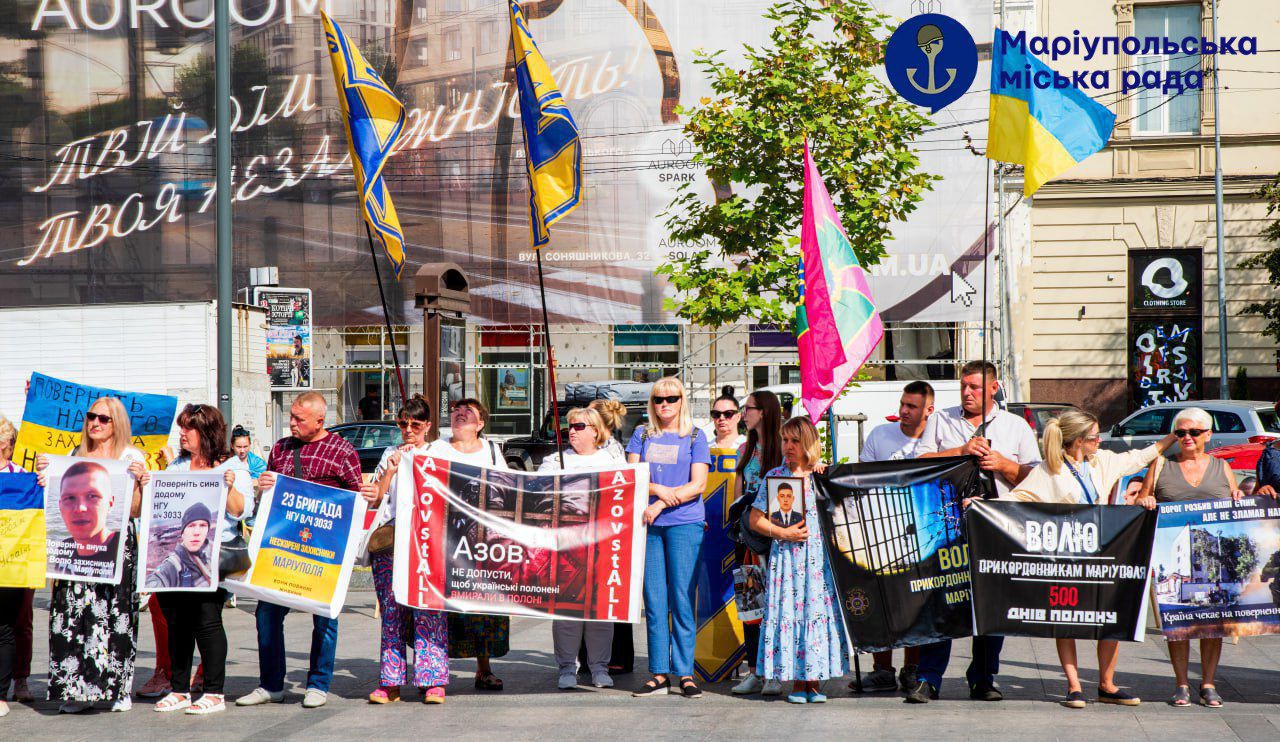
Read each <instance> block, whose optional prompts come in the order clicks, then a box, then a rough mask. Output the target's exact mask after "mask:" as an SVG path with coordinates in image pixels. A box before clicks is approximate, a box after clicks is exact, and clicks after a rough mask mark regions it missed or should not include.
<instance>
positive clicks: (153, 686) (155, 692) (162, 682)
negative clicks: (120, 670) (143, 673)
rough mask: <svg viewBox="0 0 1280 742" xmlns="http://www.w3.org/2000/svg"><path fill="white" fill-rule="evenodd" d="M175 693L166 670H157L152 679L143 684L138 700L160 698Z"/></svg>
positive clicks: (139, 690)
mask: <svg viewBox="0 0 1280 742" xmlns="http://www.w3.org/2000/svg"><path fill="white" fill-rule="evenodd" d="M172 691H173V686H172V685H171V684H170V681H169V673H167V672H165V671H164V670H156V671H155V672H153V673H152V674H151V679H150V680H148V681H147V682H145V683H143V684H142V687H141V688H139V689H138V698H159V697H160V696H163V695H167V694H169V693H170V692H172Z"/></svg>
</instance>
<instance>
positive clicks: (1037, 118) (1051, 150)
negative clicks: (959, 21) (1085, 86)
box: [987, 28, 1116, 196]
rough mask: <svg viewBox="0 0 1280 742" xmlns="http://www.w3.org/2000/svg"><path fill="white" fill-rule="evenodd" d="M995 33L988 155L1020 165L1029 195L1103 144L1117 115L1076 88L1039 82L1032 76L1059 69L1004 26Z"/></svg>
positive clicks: (1024, 187)
mask: <svg viewBox="0 0 1280 742" xmlns="http://www.w3.org/2000/svg"><path fill="white" fill-rule="evenodd" d="M995 38H996V43H995V44H993V45H992V51H991V102H990V111H989V121H988V123H987V158H988V159H991V160H999V161H1001V162H1013V163H1017V164H1019V165H1022V167H1023V168H1024V169H1025V171H1026V173H1025V175H1024V176H1023V184H1022V193H1023V195H1025V196H1030V195H1031V194H1033V193H1035V192H1036V189H1038V188H1039V187H1040V186H1042V185H1044V184H1045V183H1046V182H1048V181H1050V180H1053V179H1054V178H1056V177H1058V176H1059V175H1061V174H1063V173H1065V172H1066V171H1067V170H1070V169H1071V168H1072V167H1075V165H1076V164H1077V163H1080V162H1083V161H1084V159H1085V158H1087V157H1088V156H1089V155H1091V154H1093V153H1094V152H1097V151H1099V150H1101V149H1102V148H1103V147H1105V146H1106V145H1107V140H1108V139H1110V138H1111V130H1112V129H1114V128H1115V125H1116V115H1115V114H1114V113H1112V112H1111V111H1110V110H1108V109H1107V107H1106V106H1104V105H1102V104H1101V103H1098V102H1097V101H1095V100H1093V99H1092V98H1090V97H1089V96H1087V95H1085V94H1084V93H1083V92H1081V91H1080V90H1077V89H1076V88H1071V87H1068V88H1050V89H1047V90H1042V89H1040V88H1037V87H1036V86H1035V85H1033V84H1031V81H1032V80H1034V79H1035V78H1037V77H1039V78H1043V79H1054V77H1055V75H1056V74H1057V73H1056V72H1054V71H1053V69H1051V68H1050V67H1049V65H1047V64H1045V63H1044V62H1041V61H1040V60H1039V59H1037V58H1036V57H1035V55H1033V54H1030V53H1029V52H1027V50H1026V48H1025V47H1017V46H1015V45H1014V44H1013V39H1012V37H1010V36H1009V34H1007V33H1005V32H1004V31H1003V30H1001V29H999V28H997V29H996V36H995ZM1046 76H1047V77H1046ZM1021 83H1026V84H1025V85H1023V84H1021Z"/></svg>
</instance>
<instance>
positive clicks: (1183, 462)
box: [1138, 407, 1244, 708]
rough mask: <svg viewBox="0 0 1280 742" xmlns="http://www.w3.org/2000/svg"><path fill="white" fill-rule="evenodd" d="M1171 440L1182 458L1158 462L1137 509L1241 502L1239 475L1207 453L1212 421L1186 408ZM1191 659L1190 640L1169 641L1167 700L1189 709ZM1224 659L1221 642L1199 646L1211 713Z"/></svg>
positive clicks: (1203, 696)
mask: <svg viewBox="0 0 1280 742" xmlns="http://www.w3.org/2000/svg"><path fill="white" fill-rule="evenodd" d="M1173 435H1174V436H1175V437H1176V438H1177V439H1178V453H1177V454H1176V455H1174V456H1172V457H1168V458H1165V457H1161V458H1158V459H1156V461H1155V464H1153V465H1152V466H1151V468H1150V469H1148V470H1147V477H1146V479H1144V480H1143V482H1142V492H1141V494H1140V495H1139V497H1138V504H1139V505H1142V506H1143V507H1146V508H1155V506H1156V504H1157V503H1161V502H1179V501H1184V500H1222V499H1226V498H1232V499H1236V500H1239V499H1240V498H1241V497H1242V496H1243V495H1244V493H1242V492H1241V491H1240V490H1239V488H1237V487H1236V475H1235V474H1234V473H1232V471H1231V466H1230V464H1228V463H1227V461H1226V460H1225V459H1219V458H1216V457H1214V456H1210V455H1209V453H1208V452H1207V451H1206V450H1205V449H1206V448H1207V447H1208V445H1209V441H1210V440H1211V439H1212V438H1213V418H1212V417H1210V416H1209V413H1207V412H1205V411H1204V410H1202V409H1200V408H1199V407H1187V408H1185V409H1183V410H1182V411H1180V412H1179V413H1178V416H1177V417H1175V418H1174V419H1173ZM1190 656H1191V642H1190V641H1189V640H1181V641H1175V640H1173V639H1170V640H1169V662H1170V663H1172V664H1173V674H1174V677H1175V679H1176V687H1175V688H1174V691H1173V696H1171V697H1170V698H1169V705H1171V706H1178V707H1181V706H1190V705H1191V686H1190V681H1189V680H1188V673H1187V663H1188V661H1189V660H1190ZM1221 658H1222V639H1201V640H1200V703H1201V704H1203V705H1205V706H1208V707H1209V708H1219V707H1221V706H1222V696H1220V695H1219V694H1218V689H1217V687H1216V686H1215V685H1214V675H1216V674H1217V671H1218V660H1220V659H1221Z"/></svg>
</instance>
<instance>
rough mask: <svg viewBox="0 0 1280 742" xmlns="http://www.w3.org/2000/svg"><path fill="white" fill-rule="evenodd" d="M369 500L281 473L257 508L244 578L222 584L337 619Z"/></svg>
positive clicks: (358, 546)
mask: <svg viewBox="0 0 1280 742" xmlns="http://www.w3.org/2000/svg"><path fill="white" fill-rule="evenodd" d="M365 504H366V503H365V500H364V498H362V497H360V496H359V495H358V494H356V493H355V492H352V491H350V490H344V489H338V488H337V487H326V486H324V485H322V484H315V483H312V482H306V481H303V480H301V479H294V478H293V477H286V476H284V475H282V474H277V475H276V483H275V487H273V488H272V489H270V490H268V491H266V492H264V493H262V499H261V500H260V502H259V503H258V511H257V515H256V516H255V518H256V525H255V526H254V529H253V538H252V540H251V541H250V542H249V556H250V558H251V559H252V560H253V566H251V567H250V568H249V571H248V572H246V573H245V574H244V576H243V577H242V578H239V579H232V578H228V579H225V580H223V583H222V584H223V586H224V587H226V588H227V589H229V590H231V592H233V593H235V594H237V595H245V596H248V597H251V598H255V599H257V600H265V601H267V602H269V603H275V604H277V605H282V606H285V607H286V608H294V609H296V610H300V611H305V612H307V613H314V614H316V615H320V616H328V617H329V618H337V617H338V614H339V613H341V612H342V605H343V603H344V602H345V601H346V598H347V585H348V584H349V583H350V582H351V569H352V564H353V563H354V562H355V558H356V551H357V550H358V549H359V548H360V541H361V539H362V538H363V537H364V513H365Z"/></svg>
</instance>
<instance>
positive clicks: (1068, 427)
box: [1007, 410, 1175, 709]
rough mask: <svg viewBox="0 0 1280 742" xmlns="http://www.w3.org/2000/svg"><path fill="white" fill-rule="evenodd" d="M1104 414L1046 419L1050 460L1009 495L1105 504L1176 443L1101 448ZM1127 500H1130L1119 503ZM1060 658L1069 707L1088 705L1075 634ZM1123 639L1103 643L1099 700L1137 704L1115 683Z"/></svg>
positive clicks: (1063, 642)
mask: <svg viewBox="0 0 1280 742" xmlns="http://www.w3.org/2000/svg"><path fill="white" fill-rule="evenodd" d="M1101 440H1102V438H1101V436H1100V435H1099V434H1098V418H1096V417H1094V416H1093V415H1091V414H1089V413H1088V412H1085V411H1083V410H1067V411H1066V412H1063V413H1062V414H1061V415H1059V416H1058V417H1056V418H1054V419H1051V420H1049V422H1048V423H1046V424H1045V428H1044V437H1043V439H1042V442H1041V447H1042V448H1043V449H1044V461H1042V462H1041V463H1039V464H1037V465H1036V468H1034V469H1032V470H1031V473H1030V474H1028V475H1027V477H1026V479H1023V480H1022V481H1021V482H1020V483H1019V484H1018V486H1017V487H1016V488H1015V489H1013V490H1012V491H1011V492H1010V493H1009V495H1008V498H1007V499H1010V500H1022V501H1024V502H1055V503H1065V504H1069V505H1104V504H1106V502H1105V499H1104V498H1106V497H1107V496H1108V495H1109V493H1110V492H1111V491H1112V490H1114V489H1115V487H1116V484H1117V483H1118V482H1119V481H1120V480H1121V479H1122V478H1123V477H1127V476H1129V475H1130V474H1135V473H1137V472H1139V471H1142V469H1144V468H1145V467H1147V466H1150V465H1151V462H1152V461H1155V460H1156V459H1157V458H1158V457H1159V456H1160V454H1162V453H1164V452H1165V451H1166V450H1167V449H1168V448H1169V446H1172V445H1173V442H1174V440H1175V438H1174V437H1173V435H1172V434H1170V435H1167V436H1165V437H1164V438H1163V439H1161V440H1159V441H1157V442H1155V443H1153V444H1151V445H1150V446H1147V447H1146V448H1143V449H1141V450H1135V451H1125V452H1124V453H1115V452H1114V451H1104V450H1100V448H1099V442H1100V441H1101ZM1115 504H1124V503H1115ZM1054 641H1055V642H1056V643H1057V647H1058V660H1059V661H1060V662H1061V663H1062V671H1063V672H1064V673H1065V674H1066V676H1067V697H1066V700H1064V701H1063V702H1062V705H1063V706H1066V707H1067V708H1072V709H1082V708H1084V707H1085V706H1086V705H1087V702H1086V701H1085V697H1084V691H1083V690H1082V689H1081V685H1080V671H1079V668H1078V664H1077V655H1076V641H1075V639H1055V640H1054ZM1119 657H1120V642H1118V641H1113V640H1101V641H1099V642H1098V702H1099V703H1110V704H1116V705H1120V706H1137V705H1138V704H1140V703H1142V699H1140V698H1137V697H1136V696H1133V695H1131V694H1129V693H1128V692H1126V691H1125V690H1123V689H1121V688H1120V686H1118V685H1116V683H1115V675H1116V662H1117V661H1118V660H1119Z"/></svg>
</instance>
